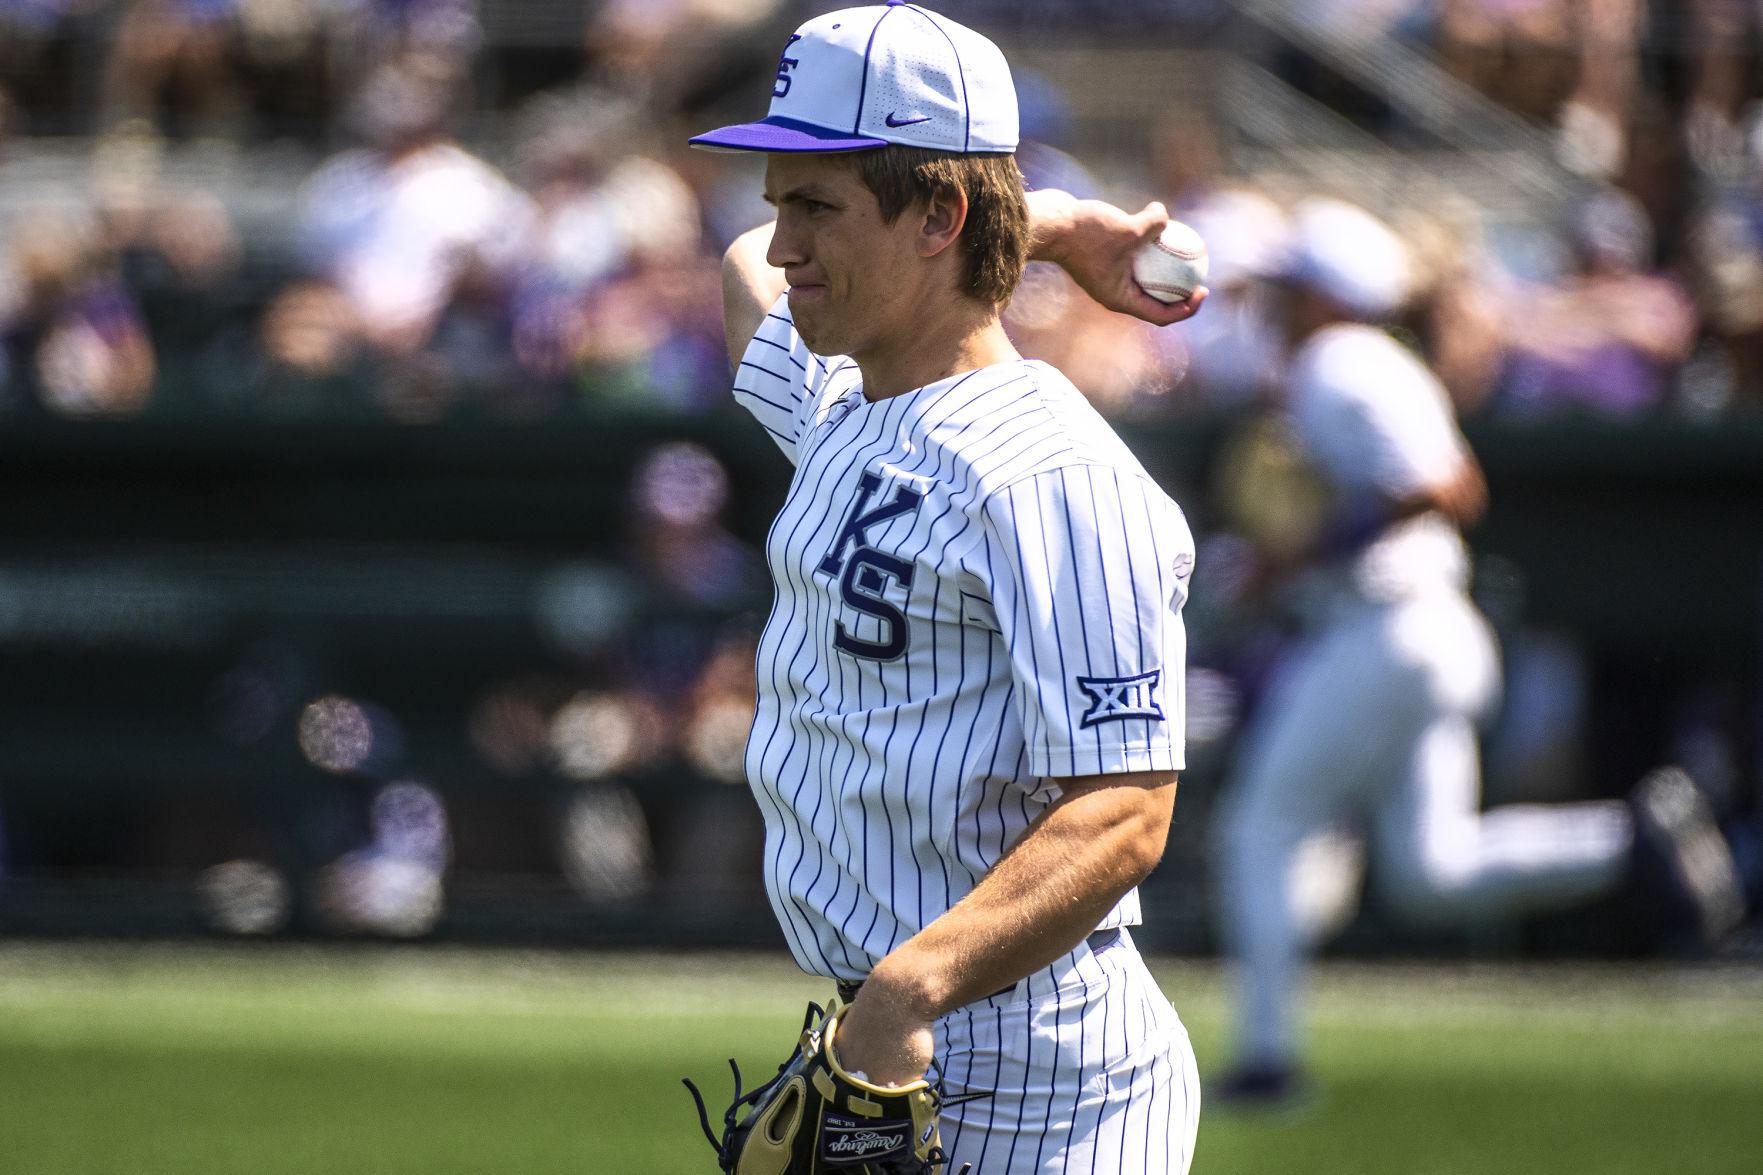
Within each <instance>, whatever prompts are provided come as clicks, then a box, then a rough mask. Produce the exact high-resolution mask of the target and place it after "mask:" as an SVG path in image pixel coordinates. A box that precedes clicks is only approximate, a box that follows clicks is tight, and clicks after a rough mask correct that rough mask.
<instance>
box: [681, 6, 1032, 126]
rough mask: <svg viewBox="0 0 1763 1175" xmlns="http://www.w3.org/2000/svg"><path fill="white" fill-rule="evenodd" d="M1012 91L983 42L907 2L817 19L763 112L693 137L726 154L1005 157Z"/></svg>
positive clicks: (997, 55)
mask: <svg viewBox="0 0 1763 1175" xmlns="http://www.w3.org/2000/svg"><path fill="white" fill-rule="evenodd" d="M1017 134H1018V131H1017V116H1016V87H1015V85H1014V84H1013V83H1012V82H1011V80H1010V67H1009V66H1008V65H1007V64H1005V62H1004V54H1003V53H1002V52H1000V51H999V49H998V47H997V46H996V45H994V44H992V43H991V42H990V41H988V40H986V38H984V37H982V36H980V35H979V34H978V33H976V32H974V31H973V30H972V29H970V28H967V27H965V26H964V25H959V24H956V23H955V22H954V21H952V20H950V19H948V18H947V17H943V16H938V15H937V14H936V13H934V12H927V11H925V10H924V9H922V8H920V7H919V6H918V5H916V4H908V3H906V2H905V0H888V2H887V3H886V4H879V5H874V6H871V7H867V8H844V9H840V10H839V11H838V12H829V13H827V14H826V15H825V16H817V17H815V18H814V19H813V20H811V21H809V22H808V23H807V24H804V25H803V26H802V27H801V28H799V29H797V30H796V31H795V33H794V34H793V35H792V36H791V37H790V39H789V41H788V43H786V44H785V46H784V52H783V57H782V58H781V59H780V60H779V61H778V66H777V78H776V80H775V81H774V82H773V84H772V89H771V110H770V112H769V113H768V114H767V115H766V116H765V117H764V118H762V119H760V120H759V121H758V122H746V123H740V124H738V125H736V126H725V127H723V128H722V129H720V130H714V131H711V132H709V133H708V134H703V135H698V136H696V137H694V138H693V139H692V140H691V141H692V144H693V145H694V146H698V147H707V148H711V149H713V150H724V151H783V152H809V151H868V150H872V149H874V148H876V147H885V146H887V145H888V144H889V143H897V144H900V145H901V146H906V147H928V148H931V149H932V150H936V151H953V152H957V153H960V154H963V155H981V154H994V155H995V154H1009V153H1010V152H1012V151H1015V150H1016V141H1017Z"/></svg>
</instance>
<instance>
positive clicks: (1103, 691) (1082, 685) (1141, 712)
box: [1077, 669, 1163, 729]
mask: <svg viewBox="0 0 1763 1175" xmlns="http://www.w3.org/2000/svg"><path fill="white" fill-rule="evenodd" d="M1162 677H1163V671H1162V670H1161V669H1153V670H1151V671H1150V672H1149V673H1140V674H1136V675H1135V676H1132V677H1080V678H1078V679H1077V688H1078V689H1080V690H1082V691H1083V692H1084V693H1086V694H1088V695H1089V696H1090V708H1089V709H1088V710H1086V711H1084V716H1083V722H1082V723H1081V725H1082V726H1083V727H1084V728H1086V729H1088V728H1089V727H1092V726H1094V725H1096V724H1097V723H1098V722H1125V721H1126V720H1127V719H1129V718H1148V719H1150V720H1152V721H1154V722H1161V721H1163V710H1162V709H1161V708H1160V707H1159V706H1158V705H1157V685H1158V683H1159V682H1160V681H1161V680H1162Z"/></svg>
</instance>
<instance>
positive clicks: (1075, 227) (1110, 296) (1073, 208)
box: [1030, 192, 1206, 326]
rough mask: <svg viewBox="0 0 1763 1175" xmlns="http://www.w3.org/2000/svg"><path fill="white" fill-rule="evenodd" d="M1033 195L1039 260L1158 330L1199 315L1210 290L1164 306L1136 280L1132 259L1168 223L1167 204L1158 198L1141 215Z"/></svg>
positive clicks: (1094, 202)
mask: <svg viewBox="0 0 1763 1175" xmlns="http://www.w3.org/2000/svg"><path fill="white" fill-rule="evenodd" d="M1034 196H1035V198H1034V199H1031V202H1030V209H1031V219H1032V222H1033V225H1034V230H1035V240H1036V249H1035V256H1036V257H1037V258H1039V259H1041V260H1046V261H1052V262H1054V263H1055V264H1057V265H1058V266H1060V268H1062V269H1064V270H1065V272H1066V273H1069V274H1070V275H1071V277H1072V280H1073V281H1075V282H1077V284H1078V286H1079V288H1081V289H1082V290H1083V292H1084V293H1086V294H1088V295H1089V296H1090V297H1092V298H1094V299H1095V300H1096V301H1097V302H1099V303H1101V304H1102V305H1103V306H1106V307H1107V308H1108V309H1110V310H1114V311H1118V312H1119V313H1121V314H1130V315H1132V316H1133V317H1134V318H1138V319H1142V320H1143V321H1145V322H1149V323H1151V324H1152V325H1154V326H1171V325H1173V324H1175V323H1178V322H1182V321H1184V320H1185V319H1189V318H1192V317H1193V316H1194V314H1195V313H1196V312H1198V311H1199V309H1200V304H1201V303H1202V302H1204V301H1205V300H1206V287H1205V286H1201V287H1199V288H1198V289H1196V290H1195V291H1194V292H1193V295H1192V296H1191V297H1189V298H1188V300H1187V301H1185V302H1159V301H1158V300H1157V299H1155V298H1153V297H1152V296H1151V295H1149V294H1147V293H1146V292H1145V291H1144V290H1143V289H1142V288H1141V287H1140V286H1139V283H1138V282H1136V281H1134V280H1133V276H1132V265H1133V257H1134V256H1135V255H1136V254H1137V253H1138V251H1139V250H1140V249H1141V248H1143V247H1144V246H1145V245H1148V244H1150V243H1151V242H1152V241H1154V240H1156V239H1157V238H1158V237H1159V236H1161V235H1162V233H1163V230H1164V228H1165V227H1166V226H1167V225H1168V224H1169V211H1168V209H1166V208H1164V207H1163V205H1162V204H1160V203H1158V202H1157V201H1155V200H1153V201H1152V202H1151V203H1149V204H1147V205H1145V207H1144V209H1143V210H1142V211H1140V212H1137V213H1129V212H1126V211H1125V210H1124V209H1120V208H1116V207H1115V206H1114V205H1112V204H1109V203H1107V202H1105V201H1102V200H1078V199H1074V198H1072V197H1070V196H1066V195H1065V194H1064V193H1051V192H1037V193H1035V194H1034ZM1058 197H1063V199H1059V198H1058Z"/></svg>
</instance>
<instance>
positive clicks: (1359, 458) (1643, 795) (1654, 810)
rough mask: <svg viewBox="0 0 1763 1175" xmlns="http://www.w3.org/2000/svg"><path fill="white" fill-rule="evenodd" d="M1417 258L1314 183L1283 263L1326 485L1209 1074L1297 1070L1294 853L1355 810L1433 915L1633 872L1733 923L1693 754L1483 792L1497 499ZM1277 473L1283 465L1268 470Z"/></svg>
mask: <svg viewBox="0 0 1763 1175" xmlns="http://www.w3.org/2000/svg"><path fill="white" fill-rule="evenodd" d="M1408 279H1409V259H1408V256H1407V250H1406V249H1405V247H1404V245H1403V243H1402V241H1401V240H1400V239H1399V238H1398V237H1397V236H1396V235H1395V234H1394V233H1393V232H1391V231H1390V230H1389V229H1388V228H1387V227H1386V226H1385V225H1384V224H1383V223H1382V222H1380V221H1378V220H1377V219H1376V218H1374V217H1373V216H1371V215H1370V214H1369V213H1367V212H1365V211H1364V210H1362V209H1360V208H1357V207H1354V206H1351V205H1348V204H1344V203H1340V202H1337V201H1331V200H1322V199H1313V200H1309V201H1306V202H1304V203H1303V204H1301V205H1300V206H1299V207H1298V209H1297V210H1296V212H1295V214H1294V218H1293V230H1292V240H1291V248H1290V252H1289V255H1288V256H1287V257H1286V259H1285V261H1284V264H1283V267H1282V269H1281V271H1280V281H1279V285H1280V288H1281V291H1282V297H1283V311H1284V320H1285V324H1286V331H1287V337H1288V340H1289V342H1290V345H1291V346H1292V347H1293V348H1294V350H1293V353H1292V355H1291V358H1290V361H1289V366H1288V369H1287V372H1286V396H1287V400H1286V405H1285V407H1286V413H1285V415H1286V418H1287V422H1288V424H1289V430H1290V434H1291V438H1292V440H1293V441H1295V443H1296V445H1297V447H1298V448H1299V449H1300V451H1301V453H1302V455H1303V457H1304V458H1305V459H1306V462H1307V465H1308V468H1309V470H1310V471H1311V473H1312V475H1313V476H1314V477H1315V478H1316V479H1318V480H1319V482H1320V485H1319V486H1317V487H1316V489H1317V492H1316V493H1314V494H1302V493H1299V494H1295V495H1294V504H1295V505H1301V503H1303V502H1304V501H1313V502H1318V503H1324V504H1325V505H1323V506H1322V507H1321V508H1320V509H1318V510H1317V511H1316V513H1317V515H1318V517H1317V518H1316V520H1315V523H1314V525H1313V526H1311V527H1309V528H1308V529H1309V530H1310V538H1309V539H1308V541H1307V542H1306V543H1305V544H1304V547H1305V549H1304V550H1302V551H1298V552H1290V553H1289V554H1292V555H1295V556H1296V558H1292V559H1290V560H1289V562H1290V564H1291V565H1290V566H1288V567H1287V568H1285V570H1286V571H1287V572H1294V571H1297V570H1299V569H1300V567H1301V568H1302V570H1303V571H1304V574H1303V576H1301V577H1299V578H1300V579H1301V581H1302V589H1303V591H1304V592H1305V593H1306V597H1305V598H1306V602H1307V604H1308V606H1309V609H1310V611H1311V612H1312V614H1313V615H1312V621H1313V622H1312V624H1311V626H1310V632H1309V633H1308V636H1307V639H1306V640H1305V641H1304V643H1303V644H1302V645H1301V647H1300V648H1299V649H1298V650H1297V651H1296V653H1295V654H1294V655H1293V656H1292V658H1291V659H1290V661H1289V662H1288V663H1287V664H1286V665H1285V666H1284V667H1283V669H1282V671H1281V673H1280V674H1279V675H1278V677H1277V678H1276V680H1275V683H1274V685H1273V686H1272V688H1271V689H1270V690H1269V691H1268V694H1267V696H1266V699H1265V701H1264V705H1263V707H1262V710H1261V712H1260V714H1259V716H1258V718H1257V720H1256V723H1255V725H1254V726H1253V727H1252V729H1251V730H1250V731H1249V733H1248V735H1247V736H1246V740H1245V744H1244V749H1243V750H1242V751H1241V753H1240V757H1239V759H1238V762H1237V767H1236V771H1235V778H1234V779H1233V780H1232V783H1231V786H1230V788H1229V791H1228V793H1227V795H1226V797H1225V800H1224V803H1223V805H1222V807H1221V810H1220V813H1219V816H1218V819H1217V823H1216V826H1215V830H1214V832H1215V839H1216V842H1217V843H1216V854H1215V860H1216V861H1217V866H1218V870H1219V876H1218V893H1219V908H1218V924H1219V931H1220V934H1221V937H1222V939H1223V941H1224V944H1225V946H1226V947H1227V949H1228V950H1229V953H1230V955H1231V956H1232V959H1233V961H1234V965H1235V968H1236V975H1235V979H1236V983H1237V988H1238V1006H1237V1016H1236V1041H1235V1047H1236V1065H1235V1067H1234V1068H1233V1069H1232V1070H1231V1071H1230V1072H1229V1073H1228V1074H1226V1075H1225V1076H1223V1077H1222V1078H1221V1079H1220V1080H1219V1081H1218V1083H1217V1084H1215V1085H1211V1086H1209V1087H1208V1092H1209V1094H1210V1095H1211V1096H1214V1097H1218V1098H1221V1099H1222V1100H1224V1101H1227V1102H1237V1103H1256V1102H1277V1101H1282V1100H1285V1099H1287V1098H1289V1097H1291V1096H1292V1095H1294V1094H1296V1093H1297V1092H1299V1089H1300V1081H1299V1075H1298V1045H1297V1033H1296V1028H1295V1025H1294V1003H1295V999H1296V992H1297V988H1298V984H1299V979H1300V972H1301V969H1302V966H1303V960H1304V956H1305V954H1306V952H1307V950H1308V949H1309V947H1310V946H1311V944H1312V942H1313V940H1314V938H1315V937H1316V935H1317V934H1318V932H1319V931H1320V929H1321V926H1320V925H1319V923H1320V922H1321V921H1322V920H1323V919H1324V918H1325V917H1326V916H1327V913H1328V912H1327V911H1326V910H1324V909H1322V908H1320V906H1319V905H1318V903H1316V902H1315V901H1314V900H1312V899H1314V897H1315V896H1316V894H1315V892H1314V889H1312V890H1311V892H1308V893H1307V892H1305V889H1306V886H1307V885H1310V884H1311V883H1310V882H1309V881H1307V880H1306V878H1305V877H1304V875H1303V872H1302V870H1300V869H1299V868H1298V867H1297V866H1296V862H1297V861H1298V860H1299V859H1300V857H1301V855H1302V854H1303V852H1304V850H1305V849H1306V848H1307V846H1309V845H1311V844H1314V843H1317V842H1319V841H1320V840H1322V839H1323V838H1327V837H1329V836H1331V835H1332V834H1334V833H1336V832H1337V831H1338V830H1339V829H1341V828H1342V827H1343V826H1345V827H1346V828H1349V829H1351V830H1353V831H1354V832H1362V833H1363V834H1364V835H1365V836H1366V838H1367V839H1368V841H1369V845H1370V849H1371V855H1372V859H1373V861H1374V862H1375V868H1374V870H1373V872H1374V874H1375V876H1376V878H1377V880H1378V882H1379V883H1380V884H1381V889H1382V893H1383V897H1384V898H1385V900H1386V901H1387V902H1388V904H1389V905H1390V906H1391V907H1392V908H1393V909H1394V910H1395V911H1396V912H1398V913H1400V914H1402V915H1405V916H1407V917H1409V918H1411V919H1413V920H1416V921H1422V922H1426V921H1430V922H1451V921H1462V920H1469V919H1490V918H1507V919H1509V918H1514V917H1518V916H1521V915H1523V914H1525V913H1529V912H1534V911H1542V910H1547V909H1552V908H1560V907H1565V906H1568V905H1571V904H1574V903H1578V902H1583V901H1586V900H1589V899H1591V898H1594V897H1597V896H1599V895H1602V894H1605V893H1609V892H1611V891H1614V890H1616V888H1617V887H1618V886H1620V885H1621V884H1623V883H1624V882H1625V881H1632V882H1633V883H1634V884H1635V885H1636V887H1637V894H1638V895H1639V896H1640V899H1641V900H1644V901H1646V902H1648V903H1651V904H1656V905H1658V906H1659V907H1660V908H1661V916H1662V917H1663V918H1665V919H1667V920H1669V919H1672V918H1677V919H1688V920H1689V921H1690V922H1691V924H1692V925H1693V926H1694V927H1695V929H1696V931H1697V933H1698V934H1699V935H1701V936H1703V937H1713V936H1717V935H1719V934H1721V933H1723V932H1725V931H1726V930H1729V929H1731V928H1732V926H1734V925H1736V923H1737V922H1738V920H1739V919H1740V917H1741V916H1742V902H1741V900H1740V898H1739V896H1738V888H1737V883H1736V880H1735V878H1734V876H1733V870H1732V862H1731V857H1730V855H1729V854H1728V853H1727V850H1726V847H1725V844H1724V842H1723V841H1721V839H1720V835H1719V833H1718V831H1717V830H1716V829H1715V828H1714V826H1713V823H1712V819H1711V816H1710V814H1709V811H1708V808H1707V805H1706V803H1705V802H1704V801H1703V800H1702V798H1701V796H1700V794H1699V793H1698V791H1697V789H1696V787H1695V785H1694V784H1693V783H1692V782H1691V781H1690V780H1689V779H1688V777H1687V776H1685V775H1684V774H1683V773H1682V772H1680V771H1675V770H1663V771H1660V772H1656V773H1654V774H1653V775H1651V776H1649V777H1648V778H1647V780H1645V781H1643V783H1642V784H1641V785H1640V787H1638V788H1637V789H1636V791H1635V793H1634V795H1633V796H1632V797H1631V798H1630V800H1629V801H1628V802H1627V803H1624V802H1622V801H1602V802H1588V803H1579V804H1563V805H1555V806H1539V805H1510V806H1506V807H1502V808H1498V809H1495V810H1492V811H1490V812H1488V813H1486V814H1485V815H1484V814H1482V813H1481V812H1480V811H1479V803H1480V786H1481V779H1480V766H1479V762H1478V758H1477V754H1478V752H1477V743H1476V723H1477V720H1478V718H1479V717H1480V716H1481V715H1483V714H1484V712H1486V711H1487V710H1488V709H1489V708H1490V707H1491V705H1492V703H1493V701H1494V699H1495V697H1496V695H1497V694H1498V690H1499V666H1498V661H1497V655H1496V651H1495V646H1494V640H1493V636H1492V633H1491V631H1490V630H1489V628H1488V625H1487V623H1486V622H1485V621H1484V620H1483V618H1482V616H1481V614H1480V613H1479V611H1477V609H1476V608H1475V606H1474V604H1473V603H1471V601H1470V599H1469V596H1468V591H1467V589H1468V582H1469V575H1468V571H1469V567H1468V556H1467V552H1466V550H1465V547H1464V544H1463V540H1462V538H1461V535H1460V531H1461V529H1462V528H1463V527H1465V526H1467V525H1469V524H1471V523H1473V522H1475V521H1476V520H1477V519H1478V518H1479V517H1480V516H1481V514H1482V511H1483V510H1484V509H1485V507H1486V503H1487V488H1486V484H1485V482H1484V481H1483V478H1482V474H1481V470H1480V468H1479V466H1478V465H1477V463H1476V460H1475V457H1474V456H1473V454H1472V453H1471V452H1470V450H1469V447H1468V445H1467V443H1466V442H1465V441H1464V439H1463V437H1462V435H1461V433H1460V432H1459V431H1458V429H1457V426H1456V422H1455V420H1454V419H1453V415H1452V410H1451V406H1450V400H1449V398H1448V397H1447V396H1446V394H1445V391H1444V389H1443V388H1442V387H1441V386H1440V384H1439V382H1438V381H1437V380H1436V379H1435V378H1434V377H1433V375H1432V373H1431V372H1429V371H1428V370H1427V369H1426V367H1425V366H1423V365H1422V363H1421V362H1420V360H1419V359H1417V358H1416V357H1415V356H1414V355H1412V354H1411V353H1410V352H1409V351H1407V350H1405V349H1404V348H1403V347H1402V346H1401V345H1399V344H1398V343H1397V342H1396V341H1395V340H1394V339H1393V338H1391V337H1390V336H1389V335H1388V334H1386V333H1384V332H1383V331H1382V330H1380V329H1379V328H1378V327H1377V326H1376V325H1375V324H1376V323H1378V322H1380V321H1383V320H1385V319H1387V318H1388V317H1390V316H1391V315H1392V314H1394V312H1395V311H1396V310H1397V309H1398V308H1399V307H1400V306H1401V304H1402V301H1403V298H1404V295H1405V293H1406V290H1407V287H1408ZM1262 488H1263V490H1264V491H1265V490H1267V489H1269V488H1270V487H1266V486H1263V487H1262Z"/></svg>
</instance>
